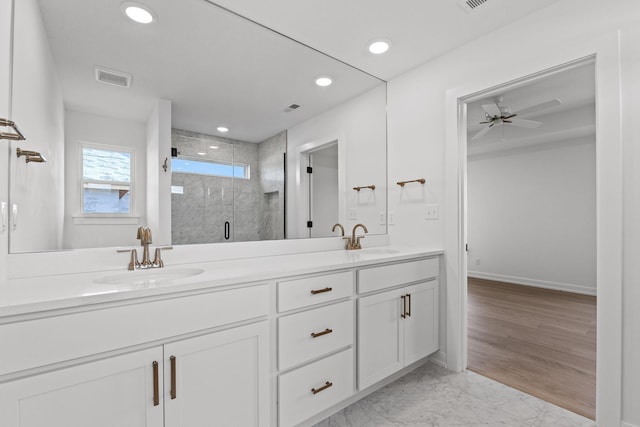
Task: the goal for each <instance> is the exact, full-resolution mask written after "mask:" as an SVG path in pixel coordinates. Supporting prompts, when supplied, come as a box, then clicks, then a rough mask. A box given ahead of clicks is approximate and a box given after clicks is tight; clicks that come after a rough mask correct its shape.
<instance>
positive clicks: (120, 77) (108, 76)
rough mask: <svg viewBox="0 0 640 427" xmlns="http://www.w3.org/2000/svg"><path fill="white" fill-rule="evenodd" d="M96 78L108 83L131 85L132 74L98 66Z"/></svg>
mask: <svg viewBox="0 0 640 427" xmlns="http://www.w3.org/2000/svg"><path fill="white" fill-rule="evenodd" d="M96 80H97V81H99V82H102V83H106V84H108V85H113V86H119V87H131V74H127V73H123V72H121V71H114V70H108V69H106V68H100V67H96Z"/></svg>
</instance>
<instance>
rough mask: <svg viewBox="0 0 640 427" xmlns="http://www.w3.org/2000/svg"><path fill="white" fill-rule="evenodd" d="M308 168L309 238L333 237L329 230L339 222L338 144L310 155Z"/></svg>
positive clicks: (327, 146)
mask: <svg viewBox="0 0 640 427" xmlns="http://www.w3.org/2000/svg"><path fill="white" fill-rule="evenodd" d="M309 166H310V167H311V168H312V173H311V174H310V185H309V194H310V197H309V220H310V221H312V223H313V226H312V227H310V228H309V237H329V236H334V235H335V234H334V233H333V232H332V231H331V228H332V227H333V225H334V224H335V223H337V222H338V220H339V206H338V199H339V196H340V195H339V189H338V188H339V187H338V144H331V145H326V146H324V147H322V148H321V149H319V150H316V151H313V152H312V153H310V154H309Z"/></svg>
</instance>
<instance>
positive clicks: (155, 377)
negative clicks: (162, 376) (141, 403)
mask: <svg viewBox="0 0 640 427" xmlns="http://www.w3.org/2000/svg"><path fill="white" fill-rule="evenodd" d="M151 366H153V406H158V405H159V404H160V385H159V384H158V383H159V381H158V362H156V361H155V360H154V361H153V363H152V364H151Z"/></svg>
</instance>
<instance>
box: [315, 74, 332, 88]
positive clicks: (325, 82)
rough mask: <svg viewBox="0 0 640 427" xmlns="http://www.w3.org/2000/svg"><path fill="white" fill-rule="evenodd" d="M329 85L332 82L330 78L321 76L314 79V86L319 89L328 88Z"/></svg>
mask: <svg viewBox="0 0 640 427" xmlns="http://www.w3.org/2000/svg"><path fill="white" fill-rule="evenodd" d="M331 83H333V80H332V79H331V77H327V76H323V77H318V78H317V79H316V84H317V85H318V86H320V87H327V86H330V85H331Z"/></svg>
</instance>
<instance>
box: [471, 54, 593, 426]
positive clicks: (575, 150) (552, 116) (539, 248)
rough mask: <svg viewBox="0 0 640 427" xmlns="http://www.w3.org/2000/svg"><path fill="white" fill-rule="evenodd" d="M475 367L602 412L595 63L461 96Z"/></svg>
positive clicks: (578, 408) (565, 403)
mask: <svg viewBox="0 0 640 427" xmlns="http://www.w3.org/2000/svg"><path fill="white" fill-rule="evenodd" d="M463 103H464V106H463V108H464V109H465V112H466V118H467V119H466V152H467V156H466V159H465V160H466V162H465V170H466V173H465V178H466V182H465V184H466V185H465V191H464V196H463V197H464V206H465V219H466V227H465V232H466V242H468V249H467V250H468V252H467V256H466V262H467V265H466V271H467V276H468V282H467V286H466V289H467V291H468V293H467V310H468V311H467V313H468V317H467V331H468V335H467V344H468V347H467V368H468V369H469V370H472V371H475V372H477V373H479V374H481V375H484V376H487V377H489V378H492V379H494V380H497V381H499V382H502V383H504V384H506V385H508V386H511V387H514V388H517V389H520V390H522V391H525V392H527V393H529V394H532V395H534V396H536V397H539V398H541V399H543V400H546V401H549V402H551V403H554V404H556V405H559V406H562V407H565V408H566V409H569V410H571V411H573V412H577V413H579V414H580V415H583V416H586V417H589V418H592V419H594V418H595V377H596V360H595V356H596V341H595V336H596V331H595V326H596V298H595V295H596V292H597V289H596V283H597V277H596V276H597V273H596V267H595V266H596V264H597V263H596V258H597V257H596V223H597V219H596V206H597V204H596V137H595V61H594V60H593V59H588V60H584V61H578V62H576V63H574V64H571V65H568V66H565V67H561V68H559V69H555V70H552V71H550V72H547V73H541V74H540V75H537V76H535V77H532V78H528V79H523V80H522V81H521V82H519V83H518V84H515V85H514V84H509V85H506V86H502V87H495V88H492V89H490V90H487V91H483V92H481V93H477V94H474V95H470V96H469V97H466V98H465V99H464V100H463Z"/></svg>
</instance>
